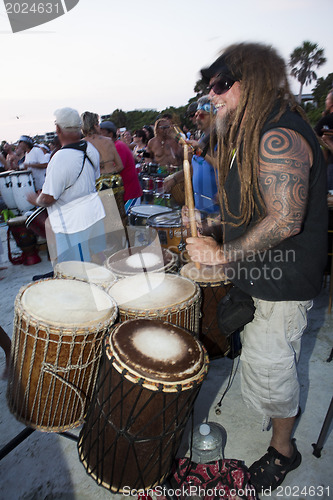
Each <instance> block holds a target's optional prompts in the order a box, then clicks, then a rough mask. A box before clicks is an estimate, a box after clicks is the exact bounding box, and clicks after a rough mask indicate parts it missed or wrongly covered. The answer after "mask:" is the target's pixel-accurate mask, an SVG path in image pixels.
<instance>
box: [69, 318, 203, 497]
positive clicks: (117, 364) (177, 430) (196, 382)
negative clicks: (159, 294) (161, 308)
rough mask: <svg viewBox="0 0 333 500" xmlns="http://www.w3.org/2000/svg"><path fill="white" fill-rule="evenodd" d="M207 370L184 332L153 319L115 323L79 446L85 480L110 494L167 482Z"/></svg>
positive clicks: (200, 350)
mask: <svg viewBox="0 0 333 500" xmlns="http://www.w3.org/2000/svg"><path fill="white" fill-rule="evenodd" d="M207 370H208V356H207V354H206V351H205V349H204V348H203V347H202V345H201V344H200V342H199V341H198V340H197V339H196V338H195V337H193V336H192V335H191V334H190V333H189V332H188V331H187V330H185V329H183V328H180V327H178V326H175V325H171V324H170V323H167V322H163V321H160V320H150V319H134V320H129V321H125V322H124V323H121V324H119V325H117V326H116V327H115V328H114V329H113V331H112V332H111V334H110V335H108V336H107V338H106V342H105V352H104V356H103V361H102V364H101V369H100V372H99V378H98V381H97V384H96V389H95V392H94V397H93V400H92V403H91V406H90V407H89V411H88V414H87V418H86V422H85V424H84V425H83V428H82V430H81V433H80V439H79V443H78V451H79V457H80V460H81V462H82V463H83V465H84V467H85V469H86V470H87V472H88V474H90V475H91V476H92V477H93V478H94V479H95V481H96V482H97V483H98V484H100V485H103V486H104V487H105V488H107V489H109V490H111V491H113V492H124V493H125V491H126V489H130V490H133V489H137V490H138V489H148V488H151V487H154V486H156V485H159V484H162V483H163V481H164V479H165V478H166V477H167V476H168V475H169V474H170V473H171V469H172V465H173V461H174V459H175V456H176V452H177V450H178V448H179V445H180V442H181V438H182V435H183V432H184V429H185V426H186V423H187V421H188V419H189V416H190V413H191V410H192V408H193V405H194V402H195V399H196V396H197V395H198V392H199V389H200V387H201V384H202V381H203V380H204V378H205V376H206V373H207Z"/></svg>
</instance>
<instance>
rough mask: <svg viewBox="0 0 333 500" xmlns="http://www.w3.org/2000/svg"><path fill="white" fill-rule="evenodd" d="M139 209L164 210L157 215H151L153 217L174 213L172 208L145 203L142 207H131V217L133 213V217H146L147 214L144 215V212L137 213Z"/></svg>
mask: <svg viewBox="0 0 333 500" xmlns="http://www.w3.org/2000/svg"><path fill="white" fill-rule="evenodd" d="M138 207H155V208H157V207H158V209H159V210H161V209H162V210H161V212H156V213H155V214H151V216H152V215H158V214H159V213H161V214H163V213H167V212H172V208H170V207H162V206H161V205H152V204H148V203H147V204H145V203H143V204H141V205H134V207H131V208H130V211H129V215H131V214H132V213H133V215H139V216H140V215H142V216H143V217H146V216H147V213H144V212H141V213H140V212H138V211H136V209H137V208H138Z"/></svg>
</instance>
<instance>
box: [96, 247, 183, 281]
mask: <svg viewBox="0 0 333 500" xmlns="http://www.w3.org/2000/svg"><path fill="white" fill-rule="evenodd" d="M176 261H177V258H176V255H175V254H173V253H172V252H170V250H167V249H165V248H161V247H159V248H155V249H153V248H152V247H132V248H126V249H124V250H120V251H119V252H116V253H114V254H113V255H111V256H110V257H109V258H108V259H107V260H106V261H105V263H104V265H105V266H106V268H107V269H109V270H110V271H112V273H114V274H115V275H116V276H117V277H118V278H123V277H124V276H131V275H133V274H138V273H142V272H164V273H166V272H172V271H174V270H175V269H176V264H177V262H176Z"/></svg>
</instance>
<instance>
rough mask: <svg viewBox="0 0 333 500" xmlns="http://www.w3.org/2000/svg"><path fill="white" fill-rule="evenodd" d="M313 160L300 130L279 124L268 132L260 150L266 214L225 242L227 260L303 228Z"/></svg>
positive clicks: (287, 236) (268, 247)
mask: <svg viewBox="0 0 333 500" xmlns="http://www.w3.org/2000/svg"><path fill="white" fill-rule="evenodd" d="M311 164H312V152H311V149H310V147H309V145H308V143H307V142H306V141H305V139H304V138H303V137H302V136H301V135H300V134H298V133H297V132H294V131H293V130H290V129H285V128H276V129H272V130H270V131H268V132H266V133H265V134H264V136H263V137H262V139H261V143H260V150H259V189H260V192H261V195H262V198H263V201H264V203H265V206H266V215H265V217H264V218H263V219H262V220H261V221H260V222H259V223H258V224H256V225H255V226H253V227H252V228H251V229H249V231H247V232H245V233H244V235H243V236H242V237H240V238H237V239H235V240H233V241H231V242H230V243H229V244H228V245H225V247H227V248H225V247H224V248H223V251H224V254H225V258H226V261H229V262H230V261H233V260H238V259H239V258H242V257H243V256H244V255H246V254H248V253H249V252H261V251H264V250H268V249H270V248H272V247H274V246H276V245H278V244H279V243H280V242H282V241H283V240H285V239H286V238H289V237H291V236H294V235H296V234H298V233H299V232H300V231H301V229H302V222H303V219H304V214H305V211H306V206H307V197H308V188H309V173H310V168H311Z"/></svg>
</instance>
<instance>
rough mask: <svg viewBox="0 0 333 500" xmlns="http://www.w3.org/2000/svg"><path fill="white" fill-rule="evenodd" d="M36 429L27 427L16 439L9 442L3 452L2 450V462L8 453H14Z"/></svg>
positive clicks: (0, 456) (0, 453)
mask: <svg viewBox="0 0 333 500" xmlns="http://www.w3.org/2000/svg"><path fill="white" fill-rule="evenodd" d="M35 430H36V429H32V428H31V427H26V428H25V429H23V431H22V432H20V433H19V434H18V435H17V436H16V437H14V439H12V440H11V441H9V443H7V444H6V445H5V446H4V447H3V448H2V450H0V460H2V459H3V458H4V457H5V456H6V455H8V453H10V452H11V451H13V450H14V449H15V448H16V447H17V446H18V445H19V444H21V443H22V442H23V441H24V440H25V439H27V438H28V437H29V436H30V434H32V433H33V432H34V431H35Z"/></svg>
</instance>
